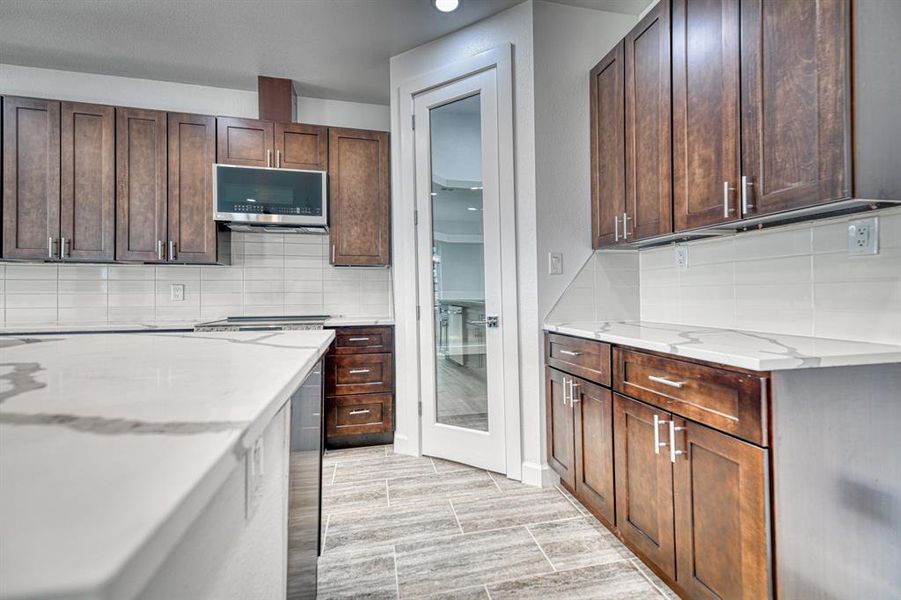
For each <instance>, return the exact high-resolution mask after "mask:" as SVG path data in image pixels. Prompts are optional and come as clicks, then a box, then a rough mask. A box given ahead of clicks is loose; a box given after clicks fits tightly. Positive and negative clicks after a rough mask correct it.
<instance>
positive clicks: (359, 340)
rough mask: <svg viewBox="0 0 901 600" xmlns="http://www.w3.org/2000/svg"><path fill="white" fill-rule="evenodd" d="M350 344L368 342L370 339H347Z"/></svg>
mask: <svg viewBox="0 0 901 600" xmlns="http://www.w3.org/2000/svg"><path fill="white" fill-rule="evenodd" d="M347 341H348V342H368V341H369V338H368V337H356V338H347Z"/></svg>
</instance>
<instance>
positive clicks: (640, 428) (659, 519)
mask: <svg viewBox="0 0 901 600" xmlns="http://www.w3.org/2000/svg"><path fill="white" fill-rule="evenodd" d="M655 417H656V418H655ZM671 418H672V416H671V415H670V414H669V413H667V412H664V411H660V410H657V409H655V408H652V407H651V406H649V405H647V404H644V403H643V402H638V401H636V400H632V399H631V398H626V397H625V396H621V395H619V394H615V395H614V400H613V423H614V425H613V437H614V444H615V446H614V456H615V466H614V469H615V471H614V476H615V481H616V528H617V529H618V530H619V533H620V535H621V536H622V537H623V539H625V540H626V541H627V542H628V543H629V544H631V545H632V546H633V547H634V548H635V549H637V550H638V551H639V552H641V553H642V554H643V555H644V556H645V557H646V558H647V559H649V560H650V561H651V562H653V563H654V564H655V565H656V566H657V567H658V568H659V569H660V570H661V571H662V572H663V573H665V574H666V575H667V576H668V577H670V579H672V580H675V579H676V539H675V531H674V527H673V516H674V515H673V465H672V462H671V461H670V454H669V452H668V449H667V448H666V447H663V446H661V445H660V444H661V443H666V442H665V440H666V438H667V433H668V431H665V429H664V428H665V427H666V424H668V423H669V420H670V419H671Z"/></svg>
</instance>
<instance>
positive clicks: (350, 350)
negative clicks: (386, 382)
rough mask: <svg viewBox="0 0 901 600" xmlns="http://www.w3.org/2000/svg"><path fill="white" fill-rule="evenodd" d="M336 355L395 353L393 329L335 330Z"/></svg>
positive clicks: (334, 349) (355, 328) (358, 328)
mask: <svg viewBox="0 0 901 600" xmlns="http://www.w3.org/2000/svg"><path fill="white" fill-rule="evenodd" d="M332 352H333V353H334V354H379V353H385V352H387V353H391V352H394V334H393V329H392V328H391V327H340V328H338V329H335V341H334V342H333V343H332Z"/></svg>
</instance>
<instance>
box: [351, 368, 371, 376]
mask: <svg viewBox="0 0 901 600" xmlns="http://www.w3.org/2000/svg"><path fill="white" fill-rule="evenodd" d="M368 372H369V369H351V370H350V371H348V373H350V374H351V375H363V374H365V373H368Z"/></svg>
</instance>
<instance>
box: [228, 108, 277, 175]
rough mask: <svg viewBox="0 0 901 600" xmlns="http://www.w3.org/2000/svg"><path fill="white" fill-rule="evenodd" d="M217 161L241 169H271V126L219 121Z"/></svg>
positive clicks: (273, 164)
mask: <svg viewBox="0 0 901 600" xmlns="http://www.w3.org/2000/svg"><path fill="white" fill-rule="evenodd" d="M216 128H217V136H216V138H217V140H216V141H217V145H218V146H217V150H218V152H217V161H218V162H220V163H222V164H226V165H240V166H242V167H274V166H275V148H274V147H273V140H274V139H275V124H274V123H272V121H258V120H256V119H239V118H236V117H219V118H218V119H216Z"/></svg>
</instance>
